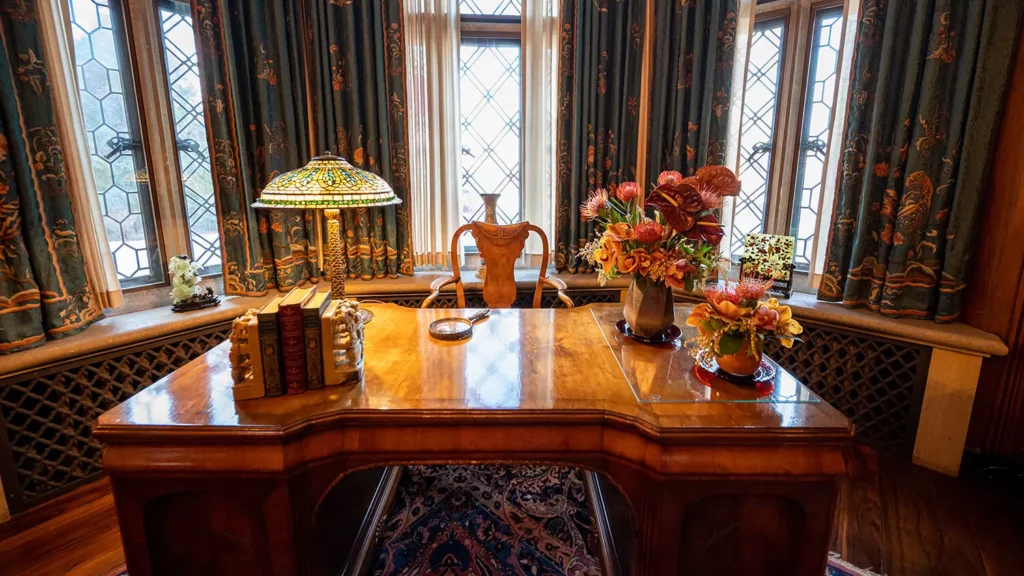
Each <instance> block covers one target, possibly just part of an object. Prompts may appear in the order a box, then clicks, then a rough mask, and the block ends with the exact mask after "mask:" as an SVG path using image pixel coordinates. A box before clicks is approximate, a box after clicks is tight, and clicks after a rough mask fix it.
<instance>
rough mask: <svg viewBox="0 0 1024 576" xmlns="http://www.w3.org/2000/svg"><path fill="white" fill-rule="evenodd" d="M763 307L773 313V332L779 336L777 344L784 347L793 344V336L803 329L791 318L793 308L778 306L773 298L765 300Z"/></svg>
mask: <svg viewBox="0 0 1024 576" xmlns="http://www.w3.org/2000/svg"><path fill="white" fill-rule="evenodd" d="M763 308H765V309H766V310H767V311H768V312H774V313H775V318H776V321H775V334H776V336H777V337H778V338H779V344H782V345H783V346H785V347H786V348H789V347H791V346H793V337H794V336H798V335H799V334H801V333H802V332H803V331H804V327H803V326H801V325H800V323H799V322H797V321H796V320H794V319H793V310H791V309H790V307H789V306H780V305H779V301H778V300H777V299H775V298H769V299H768V300H766V301H765V303H764V304H763Z"/></svg>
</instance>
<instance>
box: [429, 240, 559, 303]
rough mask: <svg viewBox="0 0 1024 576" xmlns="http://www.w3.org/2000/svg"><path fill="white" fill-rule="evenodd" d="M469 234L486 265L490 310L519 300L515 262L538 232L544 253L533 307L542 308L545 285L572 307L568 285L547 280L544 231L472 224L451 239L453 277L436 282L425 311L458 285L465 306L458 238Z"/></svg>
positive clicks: (457, 292) (487, 295) (458, 294)
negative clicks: (444, 291) (445, 290)
mask: <svg viewBox="0 0 1024 576" xmlns="http://www.w3.org/2000/svg"><path fill="white" fill-rule="evenodd" d="M466 232H469V233H470V234H472V235H473V239H474V240H476V247H477V249H478V250H479V251H480V257H481V258H482V259H483V260H484V262H486V263H487V274H486V276H485V277H484V301H485V302H486V303H487V306H488V307H490V308H511V307H512V304H513V303H514V302H515V301H516V294H517V290H516V278H515V263H516V260H517V259H519V256H520V255H521V254H522V253H523V248H525V246H526V239H527V237H529V235H530V232H536V233H537V235H538V236H540V241H541V247H542V250H543V252H542V254H543V256H542V257H541V265H540V272H539V277H538V278H537V287H536V289H535V290H534V293H533V307H534V308H540V307H541V296H542V293H543V291H544V286H550V287H552V288H555V289H557V290H558V297H559V298H560V299H561V300H562V302H564V303H565V304H566V305H567V306H569V307H572V305H573V304H572V300H570V299H569V297H568V296H566V295H565V294H564V292H563V290H564V289H565V285H564V284H563V283H562V282H561V281H559V280H557V279H555V278H548V277H547V268H548V249H549V246H548V237H547V235H546V234H544V231H543V230H541V229H540V228H538V227H537V226H534V225H533V224H530V223H529V222H519V223H516V224H508V225H499V224H488V223H486V222H470V223H469V224H464V225H463V226H461V227H460V228H459V229H458V230H456V231H455V234H454V235H453V236H452V252H451V256H452V271H453V276H452V278H448V279H445V280H444V281H443V282H440V283H435V284H436V285H435V286H434V293H433V294H431V296H430V297H429V298H428V299H427V300H425V301H424V302H423V307H424V308H426V307H428V306H430V304H432V303H433V302H434V300H436V298H437V296H438V295H439V292H440V288H441V287H442V286H445V285H448V284H455V294H456V298H457V302H458V306H459V308H465V307H466V292H465V289H464V287H463V282H462V275H461V274H460V272H459V238H461V237H462V235H463V234H465V233H466Z"/></svg>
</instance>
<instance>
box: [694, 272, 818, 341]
mask: <svg viewBox="0 0 1024 576" xmlns="http://www.w3.org/2000/svg"><path fill="white" fill-rule="evenodd" d="M771 285H772V281H771V280H760V279H753V278H748V279H745V280H743V281H741V282H738V283H735V282H734V283H726V284H725V285H724V286H722V287H711V288H707V289H706V290H705V291H704V296H705V298H707V303H704V304H698V305H697V306H695V307H694V308H693V311H692V312H690V316H689V318H687V319H686V324H687V325H688V326H693V327H696V328H697V337H696V341H697V345H698V346H697V348H698V353H700V352H706V353H711V354H713V355H714V356H715V357H716V358H720V357H722V356H728V355H731V354H737V353H740V352H742V351H743V350H744V348H745V347H746V351H747V353H748V354H749V355H750V356H752V357H756V358H760V357H761V352H762V351H763V350H764V341H765V340H766V339H768V338H775V339H776V340H778V341H779V343H780V344H782V345H783V346H785V347H786V348H789V347H791V346H792V345H793V341H794V340H797V339H798V338H797V336H798V335H799V334H800V333H801V332H803V327H802V326H800V324H799V323H798V322H797V321H796V320H794V319H793V312H792V310H790V308H789V306H782V305H780V304H779V301H778V300H776V299H775V298H769V299H767V300H761V298H762V297H763V296H764V295H765V292H767V291H768V289H769V288H770V287H771Z"/></svg>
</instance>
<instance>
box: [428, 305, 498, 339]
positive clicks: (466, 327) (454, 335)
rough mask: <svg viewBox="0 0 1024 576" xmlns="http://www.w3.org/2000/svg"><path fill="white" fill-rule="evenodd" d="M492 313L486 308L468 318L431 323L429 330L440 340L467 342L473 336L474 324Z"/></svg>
mask: <svg viewBox="0 0 1024 576" xmlns="http://www.w3.org/2000/svg"><path fill="white" fill-rule="evenodd" d="M490 313H491V311H490V309H488V308H484V309H483V310H481V311H480V312H477V313H476V314H473V315H472V316H470V317H468V318H460V317H458V316H453V317H451V318H441V319H440V320H434V321H433V322H431V323H430V326H428V327H427V330H428V331H429V332H430V335H431V336H433V337H434V338H437V339H438V340H465V339H466V338H469V337H470V336H472V335H473V324H476V323H477V322H479V321H480V320H483V319H484V318H486V317H487V315H488V314H490Z"/></svg>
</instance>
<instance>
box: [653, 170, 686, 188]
mask: <svg viewBox="0 0 1024 576" xmlns="http://www.w3.org/2000/svg"><path fill="white" fill-rule="evenodd" d="M682 181H683V175H682V174H681V173H679V172H676V171H675V170H666V171H664V172H662V173H661V174H659V175H658V186H663V185H665V184H679V183H680V182H682Z"/></svg>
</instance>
